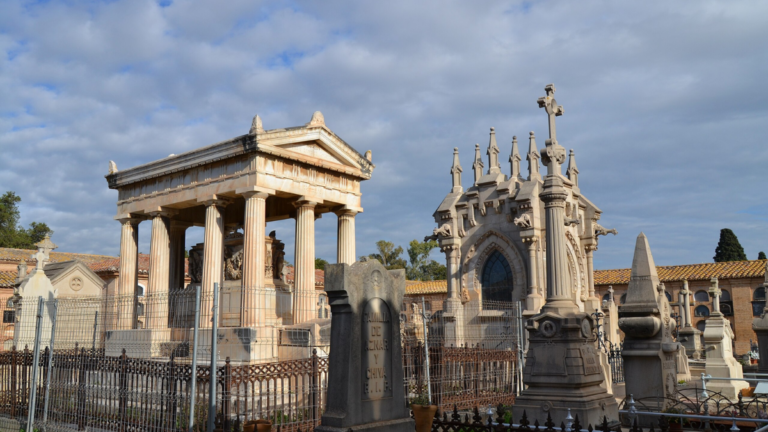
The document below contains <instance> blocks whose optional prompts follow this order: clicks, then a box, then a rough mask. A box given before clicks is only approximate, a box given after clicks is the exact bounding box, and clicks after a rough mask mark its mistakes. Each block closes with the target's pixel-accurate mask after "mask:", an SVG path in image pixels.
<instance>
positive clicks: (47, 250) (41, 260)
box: [32, 236, 58, 271]
mask: <svg viewBox="0 0 768 432" xmlns="http://www.w3.org/2000/svg"><path fill="white" fill-rule="evenodd" d="M35 246H37V253H35V254H32V258H34V259H36V260H37V265H36V266H35V271H37V270H42V269H43V266H44V265H45V263H46V262H47V261H48V260H49V259H50V254H51V251H52V250H54V249H56V248H57V247H58V246H56V245H55V244H54V243H53V242H52V241H51V237H49V236H45V238H44V239H42V240H41V241H39V242H37V243H35Z"/></svg>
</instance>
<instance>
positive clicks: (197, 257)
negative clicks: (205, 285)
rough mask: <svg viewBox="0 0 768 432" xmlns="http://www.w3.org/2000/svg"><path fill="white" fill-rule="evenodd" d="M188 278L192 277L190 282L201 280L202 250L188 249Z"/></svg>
mask: <svg viewBox="0 0 768 432" xmlns="http://www.w3.org/2000/svg"><path fill="white" fill-rule="evenodd" d="M189 278H190V279H192V283H200V282H202V281H203V251H202V250H196V249H194V248H193V249H190V250H189Z"/></svg>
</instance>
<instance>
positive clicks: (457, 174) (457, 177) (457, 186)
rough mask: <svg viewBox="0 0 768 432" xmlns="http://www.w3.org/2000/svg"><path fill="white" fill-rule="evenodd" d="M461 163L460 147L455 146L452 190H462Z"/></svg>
mask: <svg viewBox="0 0 768 432" xmlns="http://www.w3.org/2000/svg"><path fill="white" fill-rule="evenodd" d="M462 171H463V170H462V169H461V164H460V163H459V148H458V147H454V148H453V165H452V166H451V177H452V180H453V181H452V188H451V192H462V191H463V189H462V187H461V172H462Z"/></svg>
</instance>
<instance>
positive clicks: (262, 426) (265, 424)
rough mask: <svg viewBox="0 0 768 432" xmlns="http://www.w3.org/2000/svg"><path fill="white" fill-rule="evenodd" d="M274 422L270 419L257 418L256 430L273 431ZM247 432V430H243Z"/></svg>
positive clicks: (259, 431)
mask: <svg viewBox="0 0 768 432" xmlns="http://www.w3.org/2000/svg"><path fill="white" fill-rule="evenodd" d="M271 431H272V422H271V421H269V420H264V419H259V420H256V432H271ZM243 432H245V430H243Z"/></svg>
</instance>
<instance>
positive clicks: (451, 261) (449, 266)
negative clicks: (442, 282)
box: [441, 245, 461, 300]
mask: <svg viewBox="0 0 768 432" xmlns="http://www.w3.org/2000/svg"><path fill="white" fill-rule="evenodd" d="M441 250H442V251H443V252H444V253H445V270H446V273H447V276H448V298H449V299H456V300H458V299H460V294H461V285H460V284H459V280H460V277H461V275H460V274H459V268H460V265H459V258H460V257H461V250H460V249H459V246H458V245H446V246H443V247H442V248H441Z"/></svg>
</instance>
